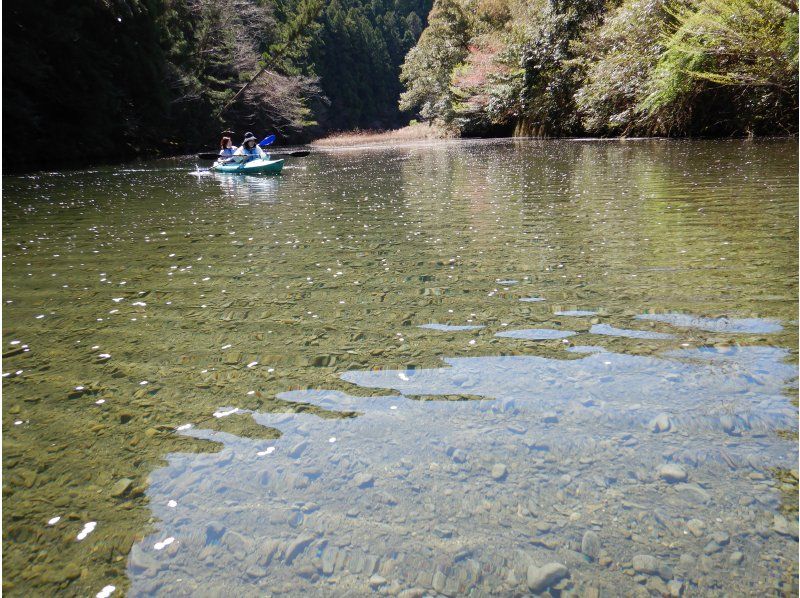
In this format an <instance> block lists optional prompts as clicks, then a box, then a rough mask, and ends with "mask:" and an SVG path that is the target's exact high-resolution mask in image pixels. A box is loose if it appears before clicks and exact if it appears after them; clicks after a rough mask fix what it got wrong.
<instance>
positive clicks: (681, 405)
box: [2, 140, 798, 597]
mask: <svg viewBox="0 0 800 598" xmlns="http://www.w3.org/2000/svg"><path fill="white" fill-rule="evenodd" d="M797 160H798V152H797V142H796V141H795V140H765V141H666V140H627V141H619V140H611V141H590V140H586V141H533V140H503V141H445V142H436V143H432V144H424V145H416V146H414V145H410V146H403V147H396V148H371V149H352V150H339V151H330V152H321V153H315V154H312V155H310V156H308V157H306V158H289V159H287V164H286V167H285V169H284V172H283V174H282V175H281V176H278V177H244V176H237V175H222V174H218V175H217V174H212V173H209V172H208V171H205V170H204V169H203V167H202V165H200V166H198V164H196V163H195V161H194V160H191V159H180V160H166V161H158V162H145V163H136V164H133V165H128V166H121V167H103V168H97V169H90V170H82V171H61V172H46V173H38V174H34V175H27V176H4V177H3V228H2V230H3V340H2V342H3V367H2V371H3V374H2V375H3V474H4V475H3V497H4V502H3V572H4V576H3V588H4V593H7V595H9V596H32V595H53V594H56V593H63V594H65V595H76V596H89V595H91V596H94V595H96V594H99V595H101V596H109V595H123V594H126V593H127V595H131V596H151V595H159V596H220V597H222V596H251V595H252V596H264V595H273V596H300V595H319V596H362V595H369V594H371V593H373V592H380V593H383V594H388V595H400V596H405V597H409V596H426V595H430V596H434V595H437V594H438V595H446V596H461V595H470V596H489V595H504V596H513V595H519V594H524V593H526V592H529V591H544V590H545V589H546V588H548V587H549V588H550V591H551V593H553V594H554V595H558V593H559V592H561V595H581V596H591V595H609V596H611V595H622V594H624V595H662V594H665V595H670V594H671V595H682V594H687V595H714V596H717V595H719V596H722V595H748V596H763V595H774V594H779V593H792V592H794V593H796V592H797V582H796V579H797V577H796V573H797V548H798V545H797V523H796V521H797V519H796V518H797V511H796V505H797V478H796V473H797V470H796V468H797V444H796V442H797V399H796V397H797V342H798V335H797V330H798V321H797V309H798V301H797V297H798V285H797V271H798V234H797V232H798V222H797V192H798V172H797ZM792 470H794V473H792Z"/></svg>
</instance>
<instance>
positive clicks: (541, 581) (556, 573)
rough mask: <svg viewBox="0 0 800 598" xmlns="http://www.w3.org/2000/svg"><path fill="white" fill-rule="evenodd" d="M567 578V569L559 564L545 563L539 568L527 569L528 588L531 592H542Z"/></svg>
mask: <svg viewBox="0 0 800 598" xmlns="http://www.w3.org/2000/svg"><path fill="white" fill-rule="evenodd" d="M565 577H569V569H567V568H566V567H565V566H564V565H562V564H561V563H547V564H546V565H542V566H541V567H537V566H536V565H530V566H529V567H528V588H530V590H531V591H533V592H543V591H544V590H546V589H547V588H549V587H550V586H552V585H554V584H556V583H558V582H559V581H561V580H562V579H564V578H565Z"/></svg>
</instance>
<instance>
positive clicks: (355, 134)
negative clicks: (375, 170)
mask: <svg viewBox="0 0 800 598" xmlns="http://www.w3.org/2000/svg"><path fill="white" fill-rule="evenodd" d="M453 138H454V135H453V134H452V133H451V132H448V131H447V130H445V129H444V128H442V127H439V126H436V125H433V124H431V123H411V124H410V125H407V126H405V127H402V128H400V129H392V130H388V131H373V130H356V131H344V132H338V133H332V134H330V135H328V136H326V137H320V138H319V139H315V140H314V141H312V142H311V143H309V145H310V146H311V147H315V148H321V149H329V148H337V147H359V146H373V145H389V144H392V143H397V142H408V141H433V140H439V139H453Z"/></svg>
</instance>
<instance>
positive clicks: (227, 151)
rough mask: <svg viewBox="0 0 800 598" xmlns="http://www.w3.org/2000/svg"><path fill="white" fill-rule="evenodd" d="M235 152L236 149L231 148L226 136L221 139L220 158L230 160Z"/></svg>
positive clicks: (230, 142) (231, 144) (228, 138)
mask: <svg viewBox="0 0 800 598" xmlns="http://www.w3.org/2000/svg"><path fill="white" fill-rule="evenodd" d="M235 151H236V148H235V147H234V146H233V142H232V141H231V138H230V137H227V136H226V137H223V138H222V140H221V141H220V142H219V155H220V158H230V157H231V156H232V155H233V152H235Z"/></svg>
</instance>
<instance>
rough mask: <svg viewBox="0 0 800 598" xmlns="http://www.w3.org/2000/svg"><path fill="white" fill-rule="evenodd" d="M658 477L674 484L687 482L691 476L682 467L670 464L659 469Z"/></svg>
mask: <svg viewBox="0 0 800 598" xmlns="http://www.w3.org/2000/svg"><path fill="white" fill-rule="evenodd" d="M658 477H660V478H661V479H662V480H664V481H666V482H668V483H670V484H674V483H675V482H685V481H686V480H687V479H688V478H689V474H687V473H686V470H684V469H683V467H681V466H680V465H674V464H672V463H668V464H667V465H662V466H661V467H659V468H658Z"/></svg>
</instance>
